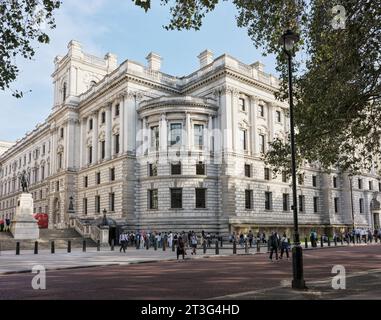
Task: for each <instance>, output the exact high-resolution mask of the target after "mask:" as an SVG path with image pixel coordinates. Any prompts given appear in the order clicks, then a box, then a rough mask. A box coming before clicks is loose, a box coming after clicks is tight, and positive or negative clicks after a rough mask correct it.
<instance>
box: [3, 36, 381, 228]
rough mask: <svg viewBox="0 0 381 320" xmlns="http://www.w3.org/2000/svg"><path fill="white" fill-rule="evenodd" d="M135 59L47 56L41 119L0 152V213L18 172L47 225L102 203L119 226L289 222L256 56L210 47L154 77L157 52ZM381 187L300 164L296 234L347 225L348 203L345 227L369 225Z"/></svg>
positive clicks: (268, 90)
mask: <svg viewBox="0 0 381 320" xmlns="http://www.w3.org/2000/svg"><path fill="white" fill-rule="evenodd" d="M146 59H147V66H145V65H143V64H140V63H137V62H134V61H130V60H126V61H124V62H123V63H122V64H120V65H118V63H117V57H116V56H115V55H113V54H110V53H108V54H107V55H106V56H105V57H104V59H102V58H99V57H96V56H93V55H90V54H87V53H85V52H84V51H83V49H82V46H81V44H80V43H78V42H76V41H71V42H70V43H69V45H68V53H67V54H66V55H65V56H64V57H62V56H57V57H56V58H55V61H54V63H55V70H54V73H53V75H52V78H53V85H54V104H53V108H52V111H51V113H50V115H49V117H48V118H47V119H46V120H45V122H44V123H43V124H40V125H37V126H36V128H35V129H34V130H33V131H32V132H30V133H28V134H27V135H26V136H25V137H24V138H22V139H21V140H18V141H17V142H16V144H15V145H14V146H12V147H11V148H10V149H9V150H7V151H6V152H5V153H4V154H2V155H1V156H0V167H1V169H0V170H1V172H0V195H1V197H0V217H6V216H9V217H11V218H12V216H13V215H14V213H15V206H16V202H17V197H18V195H19V194H20V192H21V187H20V184H19V181H18V174H19V173H20V172H22V170H26V171H27V173H28V175H29V178H30V181H31V186H30V192H31V193H32V195H33V198H34V205H35V208H34V212H35V213H40V212H42V213H48V214H49V227H50V228H59V229H64V228H68V227H70V226H71V227H73V226H75V225H80V224H81V223H82V222H84V221H87V222H89V221H90V222H91V221H100V219H101V218H102V217H103V210H104V209H106V210H107V217H108V218H110V221H114V222H115V224H116V225H118V226H124V227H126V228H127V229H129V230H159V231H168V230H177V231H182V230H190V229H192V230H197V231H201V230H205V231H210V232H220V233H224V234H226V233H228V232H232V231H241V230H242V231H247V230H249V229H252V230H259V229H260V230H261V231H262V230H263V231H267V232H268V231H270V230H274V229H278V230H279V231H283V230H284V229H285V228H286V229H291V228H292V224H293V216H292V211H291V204H290V202H291V200H292V190H291V183H290V180H289V179H288V177H286V176H285V175H280V176H278V177H273V176H272V172H271V171H270V170H269V169H268V168H266V167H265V164H264V162H263V153H264V152H265V151H266V149H267V147H268V146H267V145H268V142H269V141H271V140H272V139H273V138H274V137H283V138H284V137H285V136H286V133H287V131H288V126H289V119H288V118H287V108H288V105H287V104H286V103H282V102H279V101H277V100H275V98H274V92H275V91H276V90H278V88H279V86H278V80H277V79H276V78H275V77H273V76H272V75H269V74H266V73H265V72H264V66H263V64H261V63H260V62H256V63H253V64H251V65H246V64H244V63H242V62H240V61H238V60H237V59H235V58H233V57H231V56H229V55H226V54H224V55H221V56H220V57H217V58H214V57H213V53H212V52H211V51H209V50H205V51H204V52H202V53H201V54H200V55H199V56H198V59H199V63H200V67H199V69H198V70H196V71H195V72H193V73H192V74H190V75H187V76H184V77H175V76H170V75H167V74H165V73H162V72H161V71H160V69H161V63H162V58H161V57H160V56H159V55H158V54H156V53H152V52H151V53H150V54H149V55H148V56H147V58H146ZM351 184H352V188H351ZM380 190H381V184H380V182H379V177H378V176H377V175H376V173H375V172H369V173H367V174H364V175H363V176H359V177H353V179H352V181H351V180H350V179H349V177H348V175H347V174H341V173H339V172H334V173H332V174H326V173H323V172H322V171H321V170H320V169H319V167H318V166H317V165H311V164H306V166H305V167H304V168H303V170H302V174H300V175H299V183H298V193H299V194H298V200H299V202H298V209H299V222H300V227H301V233H302V234H303V233H309V232H310V230H311V228H315V229H317V230H318V232H323V231H324V232H329V231H331V230H332V229H333V228H335V229H343V228H346V227H351V226H352V224H353V218H352V204H353V215H354V222H355V224H356V226H358V227H365V228H368V227H370V228H374V227H378V226H379V202H378V201H377V199H378V200H379V199H380V195H379V192H380ZM351 200H352V201H351ZM112 234H113V233H112ZM289 234H290V233H289Z"/></svg>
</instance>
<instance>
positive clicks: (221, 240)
mask: <svg viewBox="0 0 381 320" xmlns="http://www.w3.org/2000/svg"><path fill="white" fill-rule="evenodd" d="M222 242H223V239H222V237H221V239H220V245H221V248H222Z"/></svg>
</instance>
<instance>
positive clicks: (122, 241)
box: [119, 233, 126, 253]
mask: <svg viewBox="0 0 381 320" xmlns="http://www.w3.org/2000/svg"><path fill="white" fill-rule="evenodd" d="M119 244H120V249H119V252H122V250H123V252H124V253H126V234H125V233H121V234H120V236H119Z"/></svg>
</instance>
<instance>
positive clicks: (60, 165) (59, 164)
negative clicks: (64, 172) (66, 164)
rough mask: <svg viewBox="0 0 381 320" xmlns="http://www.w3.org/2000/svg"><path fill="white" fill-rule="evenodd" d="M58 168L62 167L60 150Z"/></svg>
mask: <svg viewBox="0 0 381 320" xmlns="http://www.w3.org/2000/svg"><path fill="white" fill-rule="evenodd" d="M58 169H62V152H61V153H59V154H58Z"/></svg>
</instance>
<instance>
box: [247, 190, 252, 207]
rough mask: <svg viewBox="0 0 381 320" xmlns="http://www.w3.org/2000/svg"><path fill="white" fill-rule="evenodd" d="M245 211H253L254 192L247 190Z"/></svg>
mask: <svg viewBox="0 0 381 320" xmlns="http://www.w3.org/2000/svg"><path fill="white" fill-rule="evenodd" d="M245 209H253V190H249V189H247V190H245Z"/></svg>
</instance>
